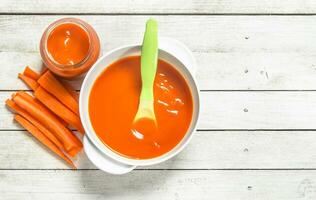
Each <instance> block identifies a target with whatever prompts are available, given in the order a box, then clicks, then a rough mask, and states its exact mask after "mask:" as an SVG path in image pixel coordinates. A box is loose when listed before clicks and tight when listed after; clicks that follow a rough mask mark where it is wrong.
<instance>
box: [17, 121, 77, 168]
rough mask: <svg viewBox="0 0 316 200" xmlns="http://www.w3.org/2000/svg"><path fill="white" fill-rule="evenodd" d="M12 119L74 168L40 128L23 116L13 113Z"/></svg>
mask: <svg viewBox="0 0 316 200" xmlns="http://www.w3.org/2000/svg"><path fill="white" fill-rule="evenodd" d="M14 119H15V120H16V121H17V122H18V123H19V124H20V125H21V126H23V127H24V128H25V129H26V130H27V131H28V132H29V133H31V134H32V135H33V136H34V137H35V138H36V139H37V140H39V141H40V142H41V143H42V144H43V145H45V146H46V147H47V148H49V149H50V150H51V151H52V152H54V153H55V154H57V155H58V156H59V157H61V158H62V159H63V160H64V161H66V162H67V163H68V164H69V165H70V166H71V167H72V168H74V169H76V166H75V165H74V164H73V162H72V161H71V160H70V159H69V158H68V157H67V156H66V155H65V154H64V153H63V152H62V151H61V150H60V149H58V147H57V146H56V145H55V144H54V143H53V142H52V141H50V140H49V139H48V138H47V137H46V136H45V135H44V134H43V133H42V132H41V131H40V130H38V129H37V128H36V127H35V126H34V125H33V124H31V123H30V122H28V121H27V120H26V119H25V118H23V117H22V116H20V115H15V116H14Z"/></svg>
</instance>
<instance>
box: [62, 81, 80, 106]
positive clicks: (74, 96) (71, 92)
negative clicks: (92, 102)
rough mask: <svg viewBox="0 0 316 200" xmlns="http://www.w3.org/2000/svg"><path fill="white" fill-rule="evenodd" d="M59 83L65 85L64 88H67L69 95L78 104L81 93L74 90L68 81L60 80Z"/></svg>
mask: <svg viewBox="0 0 316 200" xmlns="http://www.w3.org/2000/svg"><path fill="white" fill-rule="evenodd" d="M59 81H60V82H61V84H63V86H64V87H65V88H66V90H67V91H68V92H69V94H70V95H71V96H72V97H73V98H74V99H75V100H76V101H77V102H78V100H79V93H78V92H77V91H76V90H75V89H73V87H72V86H71V85H70V84H69V83H68V82H66V81H62V80H60V79H59Z"/></svg>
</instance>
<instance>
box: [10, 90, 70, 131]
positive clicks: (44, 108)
mask: <svg viewBox="0 0 316 200" xmlns="http://www.w3.org/2000/svg"><path fill="white" fill-rule="evenodd" d="M16 95H20V96H21V97H22V98H24V99H26V100H27V101H30V102H31V103H34V105H36V107H38V108H39V109H41V110H42V111H43V112H45V113H46V114H47V115H49V116H53V117H56V118H58V119H59V121H60V122H61V123H62V124H63V125H64V126H68V124H67V122H65V121H64V120H62V119H60V118H59V117H58V116H56V115H55V114H54V113H53V112H51V111H50V110H49V109H48V108H47V107H46V106H45V105H44V104H42V103H41V102H40V101H39V100H37V99H35V98H34V97H32V96H31V95H30V94H28V93H26V92H22V91H19V92H17V93H15V94H13V95H12V98H14V96H16Z"/></svg>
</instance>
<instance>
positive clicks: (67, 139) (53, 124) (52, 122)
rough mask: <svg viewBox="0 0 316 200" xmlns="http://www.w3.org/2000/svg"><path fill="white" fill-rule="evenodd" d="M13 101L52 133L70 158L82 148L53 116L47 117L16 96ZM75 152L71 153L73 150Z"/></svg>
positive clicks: (28, 102) (35, 107)
mask: <svg viewBox="0 0 316 200" xmlns="http://www.w3.org/2000/svg"><path fill="white" fill-rule="evenodd" d="M13 101H14V102H15V103H16V104H17V105H18V106H20V107H21V108H22V109H24V110H25V111H27V112H28V113H29V114H30V115H31V116H33V117H34V118H35V119H37V120H38V121H39V122H40V123H42V124H43V125H44V126H46V127H47V129H48V130H50V131H51V132H53V133H54V134H55V136H56V137H57V138H58V139H59V141H61V142H62V144H63V146H64V148H65V149H66V151H67V152H72V154H71V156H75V155H76V154H77V153H78V151H80V149H81V148H82V143H81V141H80V140H79V139H78V138H77V137H76V136H74V135H73V134H72V133H71V132H70V131H69V130H68V129H67V128H66V127H65V126H64V125H63V124H62V123H61V122H60V121H59V120H58V118H56V117H55V116H49V115H47V114H46V113H45V112H43V111H42V110H41V109H39V108H38V107H37V106H36V105H35V104H34V103H32V102H30V101H28V100H26V99H24V98H22V97H21V96H20V95H16V96H15V97H14V98H13ZM74 149H75V151H72V150H74Z"/></svg>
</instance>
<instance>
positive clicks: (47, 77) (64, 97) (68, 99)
mask: <svg viewBox="0 0 316 200" xmlns="http://www.w3.org/2000/svg"><path fill="white" fill-rule="evenodd" d="M37 82H38V83H39V84H40V85H41V86H42V87H43V88H44V89H45V90H47V91H48V92H49V93H51V94H52V95H54V96H55V97H56V98H57V99H58V100H59V101H60V102H62V103H63V104H64V105H65V106H67V107H68V108H69V109H70V110H72V111H73V112H74V113H76V114H77V115H79V105H78V102H77V101H76V99H74V98H73V97H72V96H71V94H70V93H69V92H68V91H67V89H66V88H65V87H64V86H63V85H62V84H61V83H60V82H59V81H58V80H57V79H56V78H55V77H54V75H53V74H52V73H51V72H50V71H47V72H45V73H44V74H43V75H42V76H41V77H40V78H39V79H38V80H37Z"/></svg>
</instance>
